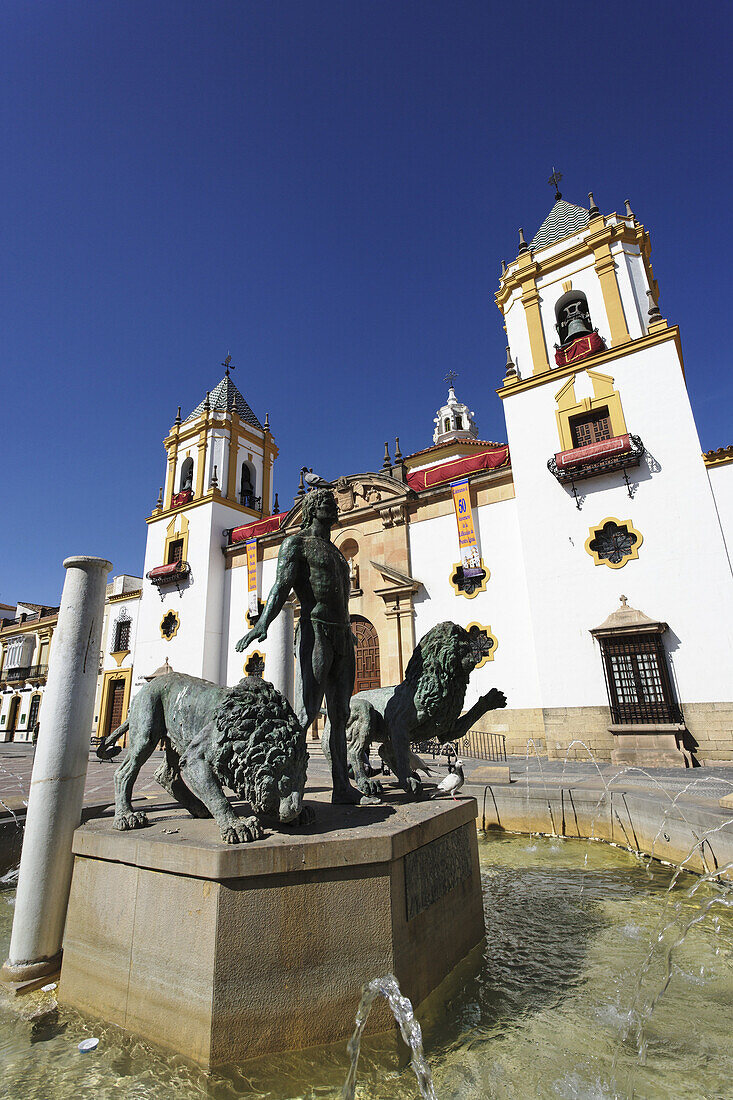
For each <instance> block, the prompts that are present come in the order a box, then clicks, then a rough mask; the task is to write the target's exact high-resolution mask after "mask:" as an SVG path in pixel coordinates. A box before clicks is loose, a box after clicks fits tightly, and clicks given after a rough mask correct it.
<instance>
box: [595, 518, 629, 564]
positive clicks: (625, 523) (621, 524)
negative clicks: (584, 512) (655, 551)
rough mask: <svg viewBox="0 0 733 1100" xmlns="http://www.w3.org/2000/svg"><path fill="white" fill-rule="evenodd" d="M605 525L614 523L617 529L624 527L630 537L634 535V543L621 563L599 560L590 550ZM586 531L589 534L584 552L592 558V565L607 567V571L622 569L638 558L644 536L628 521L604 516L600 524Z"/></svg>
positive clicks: (596, 554) (606, 559)
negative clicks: (628, 562) (627, 563)
mask: <svg viewBox="0 0 733 1100" xmlns="http://www.w3.org/2000/svg"><path fill="white" fill-rule="evenodd" d="M607 523H615V524H616V526H617V527H625V528H626V530H627V531H628V533H629V534H630V535H636V542H635V543H634V545H633V546H632V547H631V550H630V552H629V553H628V554H625V555H624V557H623V560H622V561H618V562H613V561H609V560H608V558H600V557H599V556H598V552H597V551H596V550H591V547H590V544H591V543H592V542H593V540H594V539H595V538H596V536H597V535H598V534H599V533H600V532H601V531H602V530H603V528H604V527H605V526H606V524H607ZM588 531H589V532H590V533H589V535H588V538H587V539H586V540H585V550H586V553H587V554H590V556H591V557H592V558H593V564H594V565H607V566H608V568H609V569H623V567H624V566H625V565H626V562H627V561H635V560H636V559H637V558H638V557H639V547H640V546H641V544H642V542H643V541H644V536H643V535H642V533H641V531H637V529H636V528H635V527H634V525H633V524H632V522H631V520H630V519H616V517H615V516H606V518H605V519H602V520H601V521H600V523H595V524H594V525H593V526H592V527H589V528H588Z"/></svg>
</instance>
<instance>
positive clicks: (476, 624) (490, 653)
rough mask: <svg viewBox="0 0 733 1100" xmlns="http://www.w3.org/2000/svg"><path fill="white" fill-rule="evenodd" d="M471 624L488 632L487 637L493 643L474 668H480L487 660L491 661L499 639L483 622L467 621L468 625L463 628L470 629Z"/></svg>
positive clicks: (483, 631) (485, 632)
mask: <svg viewBox="0 0 733 1100" xmlns="http://www.w3.org/2000/svg"><path fill="white" fill-rule="evenodd" d="M472 626H476V627H478V629H479V630H480V631H482V633H484V634H488V636H489V638H491V639H492V640H493V642H494V644H493V645H492V647H491V649H490V650H489V652H488V653H487V654H486V656H485V657H482V658H481V660H480V661H479V663H478V664H477V665H476V666H475V667H476V668H482V667H483V666H484V665H485V664H486V663H487V661H493V659H494V654H495V653H496V651H497V649H498V648H499V640H498V638H497V637H496V634H493V633H492V630H491V627H490V626H485V625H484V624H483V623H475V622H474V623H469V624H468V626H467V627H466V628H465V629H466V630H470V629H471V627H472Z"/></svg>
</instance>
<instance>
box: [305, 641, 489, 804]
mask: <svg viewBox="0 0 733 1100" xmlns="http://www.w3.org/2000/svg"><path fill="white" fill-rule="evenodd" d="M475 666H476V660H475V658H474V655H473V653H472V650H471V644H470V640H469V636H468V632H467V631H466V630H464V629H463V627H462V626H458V624H457V623H451V622H445V623H438V624H437V626H434V627H433V628H432V629H431V630H429V631H428V632H427V634H426V635H425V636H424V638H423V639H422V640H421V641H420V642H419V643H418V645H417V646H416V648H415V650H414V652H413V654H412V657H411V658H410V662H409V664H408V666H407V672H406V674H405V679H404V680H403V681H402V683H401V684H398V685H397V687H383V688H373V689H372V690H370V691H360V692H359V693H358V695H354V696H353V697H352V700H351V706H350V710H349V721H348V724H347V726H346V749H347V754H348V760H349V767H350V768H351V771H352V773H353V776H354V781H355V783H356V785H357V787H358V788H359V790H360V791H362V792H363V793H364V794H370V795H374V794H380V793H381V790H382V787H381V783H380V782H379V780H378V779H370V778H369V776H368V775H367V772H366V768H365V761H367V760H368V759H369V750H370V748H371V746H372V744H374V743H375V742H376V743H378V744H379V745H380V749H379V753H380V756H381V757H382V759H383V760H384V761H385V763H386V764H388V765H389V767H390V768H391V769H392V771H393V772H394V773H395V775H396V776H397V780H398V782H399V784H400V786H401V787H402V788H403V789H404V790H405V791H407V793H408V794H411V795H413V796H415V797H419V796H420V790H421V783H420V778H419V776H418V775H417V773H416V772H414V771H411V768H410V744H411V742H420V741H431V740H433V739H437V740H438V741H440V742H441V743H445V742H446V741H455V740H456V739H457V738H459V737H463V736H464V735H465V734H466V733H468V731H469V730H470V728H471V726H472V725H473V724H474V723H475V722H477V721H478V719H479V718H481V717H482V715H484V714H486V712H487V711H489V710H497V709H499V708H500V707H505V706H506V696H505V695H504V693H503V692H502V691H499V690H498V689H497V688H492V690H491V691H490V692H488V694H487V695H482V696H481V698H480V699H479V700H478V702H476V703H474V705H473V706H472V707H471V709H470V710H469V711H467V712H466V714H464V715H463V717H460V714H461V711H462V710H463V700H464V699H465V696H466V688H467V687H468V679H469V676H470V675H471V673H472V672H473V669H474V668H475ZM322 744H323V751H324V754H325V755H328V727H326V730H325V731H324V734H323V740H322Z"/></svg>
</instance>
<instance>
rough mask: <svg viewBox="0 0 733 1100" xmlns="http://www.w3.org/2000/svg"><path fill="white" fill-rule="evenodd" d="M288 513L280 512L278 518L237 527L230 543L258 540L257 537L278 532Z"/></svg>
mask: <svg viewBox="0 0 733 1100" xmlns="http://www.w3.org/2000/svg"><path fill="white" fill-rule="evenodd" d="M287 514H288V513H287V512H278V514H277V515H276V516H268V517H267V519H258V520H256V521H255V522H254V523H245V524H244V526H243V527H235V528H234V530H233V531H232V533H231V535H230V538H229V542H230V544H231V543H233V542H244V541H245V540H246V539H253V538H256V537H257V535H269V534H270V532H271V531H277V529H278V527H279V526H280V524H281V523H282V521H283V519H284V517H285V516H286V515H287Z"/></svg>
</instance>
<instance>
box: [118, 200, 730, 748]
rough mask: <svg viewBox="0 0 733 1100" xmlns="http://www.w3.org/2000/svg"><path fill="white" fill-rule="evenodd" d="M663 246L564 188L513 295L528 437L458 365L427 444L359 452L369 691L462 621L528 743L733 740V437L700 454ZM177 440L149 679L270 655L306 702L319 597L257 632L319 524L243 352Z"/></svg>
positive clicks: (363, 683) (349, 503) (354, 534)
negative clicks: (660, 256)
mask: <svg viewBox="0 0 733 1100" xmlns="http://www.w3.org/2000/svg"><path fill="white" fill-rule="evenodd" d="M650 253H651V246H650V240H649V234H648V232H647V231H646V229H645V228H644V226H643V225H641V224H640V223H639V222H638V221H637V219H636V217H635V216H634V214H633V212H632V210H631V208H630V206H629V204H628V203H627V204H626V210H625V211H624V212H623V213H622V214H616V213H613V214H607V215H603V214H601V212H600V211H599V210H598V208H597V207H596V205H595V203H594V202H593V197H592V195H591V196H590V202H589V208H588V209H586V208H584V207H580V206H576V205H574V204H571V203H568V202H565V201H564V200H563V199H562V198H561V197H560V196H559V195H558V196H557V198H556V201H555V204H554V206H553V208H552V210H551V211H550V213H549V215H548V217H547V218H546V219H545V221H544V223H543V225H542V226H541V227H540V229H539V231H538V232H537V234H536V235H535V237H534V238H533V239H532V241H531V243H529V244H527V243H526V242H525V240H524V235H523V233H522V232H521V231H520V247H519V252H518V254H517V257H516V259H515V260H513V261H512V262H511V263H510V264H509V265H508V266H507V267H506V269H505V270H504V272H503V274H502V278H501V282H500V286H499V289H498V292H497V293H496V303H497V306H498V308H499V310H500V312H501V314H502V317H503V323H504V326H505V329H506V333H507V342H508V347H507V364H506V368H505V376H504V379H503V383H502V384H501V386H500V387H499V388H498V390H497V394H498V397H499V399H500V400H501V401H502V404H503V408H504V413H505V418H506V434H507V442H506V443H495V442H488V441H482V440H480V439H479V438H478V429H477V426H476V420H475V417H474V413H473V411H472V410H471V409H470V408H469V407H468V406H467V405H465V404H463V403H462V402H461V401H460V400H459V399H458V397H457V396H456V387H455V384H454V383H455V378H456V376H455V375H454V374H453V373H452V372H451V374H450V375H449V376H448V378H447V381H448V384H449V392H448V397H447V400H446V402H445V404H444V405H443V406H442V407H441V408H440V409H439V410H438V411H437V415H436V418H435V424H434V432H433V442H432V444H431V445H430V446H427V447H426V448H425V450H423V451H419V452H417V453H415V454H412V455H406V456H403V455H402V454H401V453H400V449H399V441H396V448H395V450H394V453H393V456H391V457H390V455H389V452H388V448H387V447H385V457H384V460H383V463H382V466H381V468H380V469H378V470H376V471H374V472H369V473H355V472H353V471H350V470H348V469H343V470H341V471H339V476H338V478H337V479H336V481H335V482H334V483H333V485H334V492H335V495H336V499H337V501H338V504H339V523H338V525H337V527H336V528H335V529H334V531H333V535H332V537H333V541H334V542H335V544H336V545H337V546H338V547H339V548H340V549H341V551H342V552H343V554H344V556H345V557H346V558H347V559H348V560H349V563H350V568H351V576H352V594H351V610H352V622H353V629H354V635H355V637H356V639H357V643H358V647H357V683H356V689H361V688H364V687H371V686H376V685H377V684H392V683H395V682H397V681H398V680H399V679H400V678H401V677H402V675H403V674H404V670H405V668H406V665H407V662H408V660H409V657H410V654H411V653H412V650H413V648H414V646H415V644H416V642H417V641H418V640H419V639H420V638H421V637H422V636H423V635H424V634H425V633H426V631H427V630H429V629H430V627H431V626H433V625H434V624H435V623H437V622H440V621H442V620H444V619H451V620H453V621H455V622H457V623H460V624H461V625H463V626H465V627H466V628H467V629H469V631H470V633H471V637H472V639H473V641H474V644H475V647H476V652H477V658H478V659H479V662H480V663H479V665H478V666H477V669H476V671H475V672H474V674H473V676H472V678H471V684H470V687H469V694H468V696H467V698H466V707H468V706H470V705H471V703H472V702H473V701H474V700H475V698H476V697H477V696H478V695H479V694H482V693H484V692H486V691H487V690H489V688H490V687H493V686H497V687H500V688H501V689H502V690H503V691H504V692H505V693H506V695H507V698H508V707H507V709H506V710H505V711H501V712H490V713H489V714H488V715H486V716H485V718H484V719H482V721H481V723H479V728H480V729H481V730H483V731H485V732H486V733H494V734H500V735H502V736H503V737H504V738H505V739H506V748H507V751H508V752H514V753H516V752H520V753H522V754H523V753H524V752H525V751H526V749H527V745H528V743H530V745H531V744H532V743H533V745H534V747H536V749H537V751H538V752H539V753H540V754H545V753H546V754H548V755H549V756H550V757H551V758H560V759H562V758H564V757H565V756H566V755H569V756H570V757H580V758H582V757H585V756H586V755H587V750H588V749H590V750H591V751H592V752H593V754H594V755H595V757H596V758H597V759H599V760H609V759H612V760H614V761H616V762H619V763H623V762H629V763H640V764H645V763H646V764H669V765H678V766H685V765H691V764H695V763H705V764H711V763H714V762H716V761H724V760H733V683H731V673H730V665H731V659H730V658H731V650H732V648H733V647H732V644H731V643H732V642H733V626H732V625H731V624H732V623H733V572H732V570H731V560H730V554H729V548H730V547H731V540H733V447H726V448H721V449H720V450H718V451H715V452H709V453H708V454H706V455H703V454H702V453H701V448H700V441H699V437H698V433H697V429H696V426H695V421H694V417H693V413H692V409H691V406H690V401H689V397H688V394H687V389H686V385H685V377H684V365H683V360H682V350H681V341H680V333H679V330H678V328H677V327H676V326H675V325H671V324H669V323H668V321H667V320H665V319H664V318H663V317H662V315H661V312H660V310H659V305H658V302H659V292H658V287H657V283H656V281H655V279H654V275H653V271H652V267H651V263H650ZM426 442H427V440H426ZM165 447H166V452H167V473H166V479H165V486H164V488H163V489H162V490H161V495H160V497H159V501H158V506H157V507H156V508H155V509H154V510H153V512H152V514H151V516H150V517H149V518H148V520H147V524H148V539H147V547H146V553H145V565H144V570H143V572H144V580H143V583H142V590H141V592H140V596H139V599H138V606H137V610H136V616H135V617H136V625H135V638H134V650H133V652H132V655H131V664H130V666H129V667H130V668H131V671H130V673H129V677H130V689H129V694H130V695H134V692H135V691H136V690H137V689H138V688H139V686H140V685H141V684H142V683H144V682H145V678H146V677H149V676H150V675H152V674H153V673H154V672H155V671H156V670H159V669H160V668H161V667H163V668H166V667H170V668H173V669H174V670H176V671H180V672H187V673H190V674H192V675H195V676H201V677H204V678H206V679H209V680H213V681H215V682H218V683H228V684H232V683H235V682H236V681H237V680H238V679H240V678H241V676H242V675H244V674H250V675H252V674H254V675H264V676H265V678H266V679H270V680H272V681H273V682H274V683H276V685H277V686H278V687H280V688H281V689H282V690H284V691H285V693H286V694H288V695H289V696H290V697H291V699H292V688H293V676H294V659H293V624H294V622H295V621H296V620H297V613H298V609H297V606H290V607H288V608H287V609H286V612H285V613H284V614H283V615H282V616H281V618H280V620H278V621H276V623H275V624H273V626H272V627H271V629H270V633H269V635H268V638H267V640H266V641H265V642H264V643H261V644H259V645H257V646H256V647H255V646H253V647H252V648H251V649H250V650H249V651H248V652H247V653H245V654H238V653H237V652H236V650H235V643H236V641H237V640H238V639H239V638H240V637H241V636H242V635H243V634H244V633H245V631H246V629H247V621H246V620H245V616H246V615H247V613H248V608H249V616H250V617H249V620H248V621H249V622H251V621H252V616H253V615H254V614H256V613H257V611H256V609H257V608H258V607H261V604H262V602H264V600H265V599H266V598H267V594H268V592H269V589H270V587H271V585H272V583H273V580H274V576H275V567H276V562H277V553H278V549H279V546H280V544H281V542H282V540H283V538H284V537H285V535H287V534H288V532H290V531H292V530H294V529H297V528H298V527H299V525H300V514H301V509H302V498H303V495H304V493H305V488H304V486H303V482H302V479H301V488H300V489H299V491H298V495H297V496H296V498H295V502H294V504H293V506H292V507H291V508H290V509H289V510H288V511H281V510H280V509H279V508H278V506H277V500H276V498H273V484H274V463H275V459H276V457H277V448H276V445H275V442H274V439H273V436H272V434H271V432H270V427H269V423H268V422H267V419H266V420H265V422H264V423H261V422H260V421H259V420H258V418H257V417H256V416H255V415H254V413H253V412H252V410H251V409H250V408H249V406H248V405H247V402H246V401H245V400H244V398H243V396H242V395H241V394H240V393H239V391H238V390H237V389H236V387H235V386H234V383H233V382H232V380H231V379H230V377H229V370H228V368H227V373H226V375H225V377H224V378H223V379H222V381H221V383H220V384H219V386H217V387H216V389H215V390H214V391H212V392H211V393H210V394H208V395H207V398H206V400H205V401H203V402H202V403H201V405H200V406H199V407H198V408H197V409H196V410H194V411H193V412H192V413H191V414H190V416H188V417H187V418H186V419H185V420H181V418H180V411H179V416H178V417H177V418H176V422H175V424H174V425H173V427H172V429H171V431H170V433H169V434H168V436H167V438H166V440H165ZM112 673H113V674H114V670H112ZM100 709H101V711H102V713H100V714H99V715H98V719H99V732H100V733H102V732H105V722H107V725H109V722H111V721H112V718H111V716H110V715H106V714H105V713H104V706H102V707H101V708H100ZM116 718H117V715H116V714H115V720H116ZM586 746H587V748H586ZM532 751H534V749H533V750H532Z"/></svg>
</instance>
